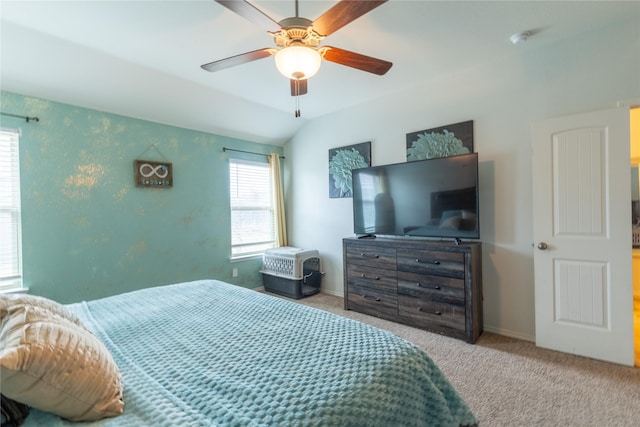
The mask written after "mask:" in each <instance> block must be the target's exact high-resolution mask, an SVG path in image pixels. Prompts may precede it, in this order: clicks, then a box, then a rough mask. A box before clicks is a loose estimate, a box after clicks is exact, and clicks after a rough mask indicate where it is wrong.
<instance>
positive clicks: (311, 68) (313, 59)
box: [276, 46, 322, 80]
mask: <svg viewBox="0 0 640 427" xmlns="http://www.w3.org/2000/svg"><path fill="white" fill-rule="evenodd" d="M321 62H322V56H321V55H320V52H318V51H317V50H316V49H313V48H311V47H307V46H288V47H285V48H283V49H280V50H279V51H278V53H276V67H277V68H278V71H280V73H282V74H283V75H284V76H285V77H286V78H288V79H294V80H299V79H308V78H310V77H313V76H314V75H315V74H316V73H317V72H318V70H319V69H320V63H321Z"/></svg>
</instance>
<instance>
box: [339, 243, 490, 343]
mask: <svg viewBox="0 0 640 427" xmlns="http://www.w3.org/2000/svg"><path fill="white" fill-rule="evenodd" d="M481 248H482V244H481V243H480V242H457V241H454V242H440V241H429V240H414V239H387V238H380V237H378V238H376V239H358V238H353V237H351V238H345V239H344V240H343V259H344V308H345V310H353V311H358V312H361V313H365V314H370V315H373V316H377V317H381V318H384V319H387V320H392V321H395V322H399V323H404V324H407V325H410V326H414V327H417V328H422V329H426V330H429V331H432V332H437V333H440V334H443V335H447V336H451V337H454V338H458V339H463V340H465V341H467V342H469V343H474V342H475V341H476V340H477V339H478V337H479V336H480V334H482V330H483V326H482V322H483V315H482V255H481Z"/></svg>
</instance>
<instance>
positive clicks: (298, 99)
mask: <svg viewBox="0 0 640 427" xmlns="http://www.w3.org/2000/svg"><path fill="white" fill-rule="evenodd" d="M296 117H300V96H299V95H297V96H296Z"/></svg>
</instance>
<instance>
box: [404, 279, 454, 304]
mask: <svg viewBox="0 0 640 427" xmlns="http://www.w3.org/2000/svg"><path fill="white" fill-rule="evenodd" d="M398 294H402V295H406V296H409V297H414V298H420V299H422V300H428V301H436V302H443V303H448V304H458V305H464V302H465V299H464V280H463V279H456V278H453V277H444V276H432V275H427V274H417V273H408V272H405V271H399V272H398Z"/></svg>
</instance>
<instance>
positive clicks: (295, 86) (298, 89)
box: [291, 79, 307, 96]
mask: <svg viewBox="0 0 640 427" xmlns="http://www.w3.org/2000/svg"><path fill="white" fill-rule="evenodd" d="M306 93H307V79H304V80H295V79H291V96H300V95H304V94H306Z"/></svg>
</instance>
